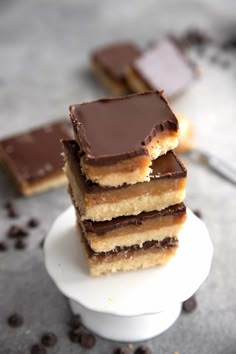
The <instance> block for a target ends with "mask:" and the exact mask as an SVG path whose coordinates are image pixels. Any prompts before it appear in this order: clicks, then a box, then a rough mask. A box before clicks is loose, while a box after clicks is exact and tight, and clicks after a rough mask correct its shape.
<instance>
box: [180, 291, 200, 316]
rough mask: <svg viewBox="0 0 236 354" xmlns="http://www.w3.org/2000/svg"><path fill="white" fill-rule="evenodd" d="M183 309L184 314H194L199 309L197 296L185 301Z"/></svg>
mask: <svg viewBox="0 0 236 354" xmlns="http://www.w3.org/2000/svg"><path fill="white" fill-rule="evenodd" d="M182 307H183V311H184V312H188V313H190V312H193V311H194V310H195V309H196V307H197V300H196V298H195V296H194V295H193V296H191V297H190V298H189V299H187V300H186V301H184V302H183V305H182Z"/></svg>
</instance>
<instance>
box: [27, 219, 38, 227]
mask: <svg viewBox="0 0 236 354" xmlns="http://www.w3.org/2000/svg"><path fill="white" fill-rule="evenodd" d="M27 226H28V227H31V228H34V227H37V226H39V220H38V219H36V218H31V219H30V220H29V221H28V223H27Z"/></svg>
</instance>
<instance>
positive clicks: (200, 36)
mask: <svg viewBox="0 0 236 354" xmlns="http://www.w3.org/2000/svg"><path fill="white" fill-rule="evenodd" d="M181 40H182V42H183V43H184V44H185V46H186V47H188V46H203V45H206V44H207V43H209V42H211V39H210V38H209V36H208V35H207V34H205V33H204V32H201V31H200V30H198V29H195V28H193V29H189V30H188V31H186V32H185V33H184V35H183V37H182V39H181Z"/></svg>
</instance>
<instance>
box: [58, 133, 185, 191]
mask: <svg viewBox="0 0 236 354" xmlns="http://www.w3.org/2000/svg"><path fill="white" fill-rule="evenodd" d="M63 145H64V150H65V153H66V155H67V156H68V158H69V160H70V161H71V163H72V164H73V166H74V167H75V168H76V169H77V174H78V175H79V176H80V177H79V178H80V184H81V187H82V188H83V189H84V190H85V191H86V192H87V193H102V192H106V191H109V190H112V189H116V190H118V189H119V188H122V189H124V188H128V187H130V186H129V185H123V186H121V187H117V188H116V187H102V186H99V185H98V184H97V183H94V182H92V181H90V180H86V178H85V176H84V175H83V174H82V173H81V169H80V155H81V151H80V148H79V145H78V144H77V143H76V142H75V141H74V140H67V141H65V140H64V141H63ZM151 168H152V171H153V172H152V174H151V176H150V177H151V179H156V180H157V179H164V178H180V177H186V176H187V170H186V168H185V167H184V165H183V164H182V162H181V161H180V160H179V159H178V158H177V156H176V155H175V154H174V153H173V152H172V151H169V152H168V153H167V154H166V155H162V156H160V157H158V159H156V160H154V161H153V162H152V165H151ZM140 183H141V182H140ZM142 183H145V182H142ZM147 183H148V182H147Z"/></svg>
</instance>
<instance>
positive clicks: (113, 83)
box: [91, 60, 129, 96]
mask: <svg viewBox="0 0 236 354" xmlns="http://www.w3.org/2000/svg"><path fill="white" fill-rule="evenodd" d="M91 69H92V71H93V72H94V74H95V75H96V77H97V78H98V80H99V81H100V82H101V83H102V85H103V86H104V87H105V88H106V89H107V90H109V91H111V93H112V95H114V96H122V95H125V94H127V93H129V88H128V86H127V84H126V82H125V80H115V79H113V78H112V77H111V76H109V75H108V74H107V73H106V72H105V71H104V70H103V69H102V68H101V66H100V65H99V64H98V63H96V62H95V61H94V60H93V61H91Z"/></svg>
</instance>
